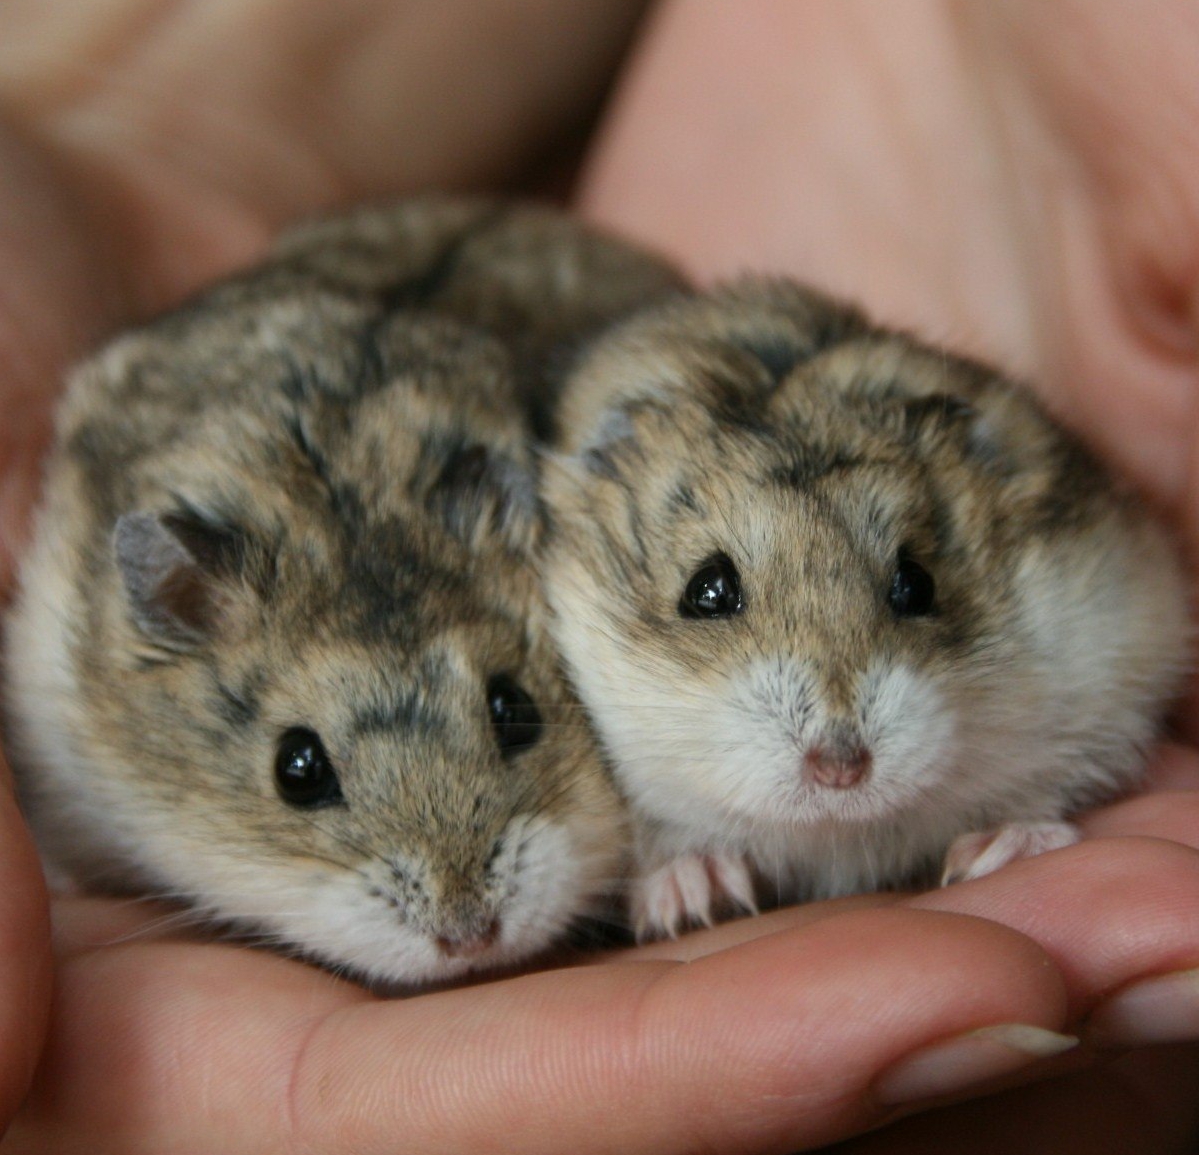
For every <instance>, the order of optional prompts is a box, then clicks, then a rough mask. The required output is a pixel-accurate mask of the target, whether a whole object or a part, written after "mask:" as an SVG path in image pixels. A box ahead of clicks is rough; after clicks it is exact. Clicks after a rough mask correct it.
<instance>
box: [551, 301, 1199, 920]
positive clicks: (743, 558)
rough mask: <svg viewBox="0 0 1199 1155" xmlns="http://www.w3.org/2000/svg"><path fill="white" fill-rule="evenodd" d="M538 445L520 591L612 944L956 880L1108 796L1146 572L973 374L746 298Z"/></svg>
mask: <svg viewBox="0 0 1199 1155" xmlns="http://www.w3.org/2000/svg"><path fill="white" fill-rule="evenodd" d="M558 430H559V434H558V436H559V446H558V452H557V453H555V454H553V455H551V458H550V461H549V463H548V466H547V469H546V470H545V473H544V486H545V495H546V499H547V503H548V506H549V508H550V514H551V524H552V529H551V533H550V535H549V538H548V541H547V546H546V556H545V559H544V571H545V581H546V586H547V594H548V598H549V600H550V602H551V605H552V608H553V610H554V612H555V623H556V624H555V629H556V633H557V636H558V642H559V645H560V647H561V649H562V651H563V654H564V656H565V659H566V661H567V665H568V668H569V671H570V673H571V675H572V677H573V679H574V681H575V684H576V688H577V690H578V691H579V693H580V696H581V697H582V699H583V701H584V703H585V704H586V705H587V707H588V709H589V711H590V712H591V714H592V717H593V719H594V720H595V722H596V724H597V728H598V730H599V732H600V736H601V738H602V740H603V742H604V744H605V745H606V747H607V749H608V751H609V753H610V754H611V756H612V758H613V760H614V763H615V768H616V774H617V777H618V780H619V783H620V785H621V787H622V789H623V791H624V792H625V794H626V796H627V797H628V799H629V800H630V803H631V805H632V807H633V810H634V813H635V816H636V817H635V822H636V827H635V835H634V837H635V843H636V858H637V865H636V873H637V879H636V882H635V883H634V886H633V893H632V899H631V901H632V907H633V915H634V919H635V922H636V924H637V926H638V929H639V932H640V933H641V934H642V935H655V934H663V933H665V934H673V933H675V932H676V931H677V930H678V929H679V928H680V927H681V926H683V925H685V924H687V923H689V922H706V921H709V920H710V918H711V917H712V914H713V911H714V910H715V909H717V908H719V907H720V906H722V905H723V906H725V907H729V906H740V907H745V908H750V909H752V908H753V905H754V901H755V889H754V887H755V882H756V883H757V884H758V885H762V884H766V885H767V887H768V888H769V889H771V890H773V891H774V892H775V893H776V894H777V895H778V896H779V897H781V898H783V899H796V898H809V897H826V896H834V895H840V894H845V893H850V892H855V891H859V890H864V889H874V888H877V887H882V886H892V885H897V884H903V883H909V882H918V881H921V880H923V879H930V880H931V879H932V878H935V877H936V875H935V874H932V873H931V872H932V871H933V870H938V871H943V874H944V877H945V878H946V879H960V878H967V877H974V876H977V875H980V874H984V873H987V872H989V871H991V870H994V869H996V868H998V867H999V866H1001V865H1003V864H1004V863H1005V862H1007V861H1010V860H1012V859H1013V858H1016V857H1022V856H1027V855H1029V854H1034V853H1038V852H1040V851H1042V850H1047V849H1050V848H1053V847H1057V846H1062V845H1066V844H1068V843H1070V842H1073V841H1075V840H1076V839H1077V837H1078V834H1077V831H1076V829H1075V828H1074V827H1073V826H1072V825H1071V824H1070V823H1069V821H1068V818H1069V816H1070V815H1071V813H1073V812H1074V811H1075V810H1077V809H1078V808H1080V807H1084V806H1086V805H1087V804H1089V803H1092V802H1094V801H1096V800H1098V799H1102V798H1104V797H1107V796H1110V795H1111V794H1113V793H1114V792H1117V791H1119V790H1121V789H1123V788H1126V787H1128V786H1129V785H1131V784H1133V783H1134V782H1135V781H1136V780H1137V776H1138V774H1139V772H1140V770H1141V768H1142V765H1143V762H1144V759H1145V755H1146V751H1147V748H1148V747H1149V745H1150V743H1152V742H1153V740H1154V738H1155V736H1156V735H1157V734H1158V729H1159V725H1160V721H1161V718H1162V715H1163V713H1164V712H1165V710H1166V708H1167V706H1168V703H1169V702H1170V700H1171V699H1172V697H1173V696H1174V695H1175V694H1176V693H1177V691H1178V690H1179V689H1180V681H1181V678H1182V677H1183V674H1184V672H1185V667H1186V662H1187V657H1186V648H1187V647H1186V643H1187V634H1188V628H1187V619H1186V605H1185V601H1186V598H1185V594H1184V582H1183V577H1182V574H1181V572H1180V567H1179V562H1178V561H1177V559H1176V555H1175V550H1174V549H1173V548H1172V543H1171V542H1170V541H1169V540H1168V538H1167V536H1166V534H1165V533H1164V531H1163V530H1162V529H1161V528H1159V527H1158V526H1157V525H1156V524H1155V523H1154V522H1153V521H1152V520H1151V519H1150V518H1149V517H1147V515H1146V512H1145V510H1144V509H1143V508H1142V506H1141V505H1140V504H1139V503H1138V502H1137V501H1136V499H1135V498H1134V497H1133V496H1132V495H1131V494H1130V493H1128V492H1126V491H1125V490H1124V489H1123V488H1122V487H1121V486H1119V485H1118V484H1116V483H1114V482H1113V481H1112V480H1111V479H1109V478H1108V477H1107V476H1106V475H1105V473H1104V472H1103V471H1102V470H1101V468H1100V467H1099V466H1098V464H1097V463H1096V462H1095V460H1094V459H1093V458H1092V457H1091V456H1090V455H1089V454H1088V453H1087V452H1086V451H1085V450H1084V449H1083V448H1082V447H1081V446H1080V445H1079V444H1078V443H1077V442H1076V441H1075V440H1074V439H1073V438H1072V437H1071V436H1070V435H1069V434H1067V433H1066V432H1064V431H1062V430H1061V429H1060V428H1059V427H1057V426H1056V425H1055V424H1054V423H1053V422H1051V421H1050V420H1049V419H1048V418H1047V416H1046V415H1045V413H1044V412H1043V411H1042V409H1041V408H1040V406H1039V405H1038V404H1037V403H1036V401H1035V400H1034V399H1033V398H1032V397H1031V396H1030V395H1029V394H1028V393H1027V392H1025V391H1024V390H1023V389H1021V388H1019V387H1018V386H1016V385H1014V384H1012V383H1010V382H1009V381H1007V380H1005V379H1004V378H1003V377H1002V376H1000V375H999V374H998V373H997V372H996V371H994V370H992V369H989V368H987V367H985V366H983V365H980V364H977V363H975V362H972V361H969V360H964V359H961V358H958V357H953V356H949V355H947V354H945V353H943V352H941V351H940V350H934V349H931V348H928V347H926V346H923V345H921V344H919V343H918V342H916V341H915V340H913V339H911V338H910V337H908V336H906V335H902V334H899V333H895V332H889V331H886V330H884V329H880V328H877V327H875V326H873V325H872V324H871V323H869V321H868V320H867V319H866V318H865V317H864V316H863V315H862V314H861V313H859V312H857V311H856V310H854V309H852V308H849V307H846V306H843V305H841V304H840V303H837V302H834V301H831V300H828V299H826V298H824V297H823V296H821V295H819V294H817V293H815V292H812V291H810V290H808V289H806V288H803V287H801V286H799V285H796V284H793V283H790V282H786V281H770V280H753V279H749V280H746V281H744V282H740V283H737V284H734V285H731V286H727V287H723V288H720V289H718V290H716V291H714V292H712V293H710V294H707V295H698V296H695V297H694V298H690V299H681V300H679V301H677V302H675V303H672V304H667V305H663V306H661V307H659V308H656V309H650V310H648V311H647V312H646V313H644V314H642V315H640V316H638V317H637V318H635V319H633V320H631V321H628V322H626V323H625V324H623V325H619V326H617V327H616V328H615V330H614V331H613V332H612V333H611V334H609V335H607V336H606V337H604V338H602V339H600V340H599V341H598V342H597V343H596V344H595V345H594V346H593V347H592V348H591V350H590V351H589V353H588V354H587V355H586V356H585V357H584V358H583V359H582V361H581V363H580V365H579V366H578V369H577V371H576V373H575V374H574V375H573V378H572V380H571V381H570V382H569V383H568V385H567V387H566V390H565V393H564V395H563V399H562V407H561V411H560V414H559V425H558Z"/></svg>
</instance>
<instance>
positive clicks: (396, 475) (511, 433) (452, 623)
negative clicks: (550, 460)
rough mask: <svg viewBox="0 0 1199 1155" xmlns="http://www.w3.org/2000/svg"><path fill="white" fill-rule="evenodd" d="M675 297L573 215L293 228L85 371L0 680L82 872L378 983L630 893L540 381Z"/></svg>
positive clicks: (442, 203)
mask: <svg viewBox="0 0 1199 1155" xmlns="http://www.w3.org/2000/svg"><path fill="white" fill-rule="evenodd" d="M673 284H674V275H673V273H671V272H670V271H669V270H668V269H667V268H666V267H665V266H664V265H662V264H660V263H659V262H657V261H656V260H654V259H652V258H650V257H649V256H647V255H644V254H641V253H639V252H636V251H634V250H632V249H629V248H626V247H624V246H622V245H619V244H617V243H615V242H613V241H608V240H607V239H605V238H602V237H598V236H596V235H594V234H591V233H588V232H585V231H584V230H582V229H581V228H580V227H579V226H576V225H574V224H572V223H571V222H570V221H568V220H567V219H566V218H565V217H563V216H561V215H559V214H556V213H554V212H551V211H550V210H540V209H535V208H514V207H505V206H502V205H496V204H491V203H487V202H476V201H455V200H439V199H436V198H431V199H427V200H417V201H412V202H408V203H404V204H401V205H399V206H392V207H382V208H371V209H363V210H359V211H357V212H355V213H352V214H349V215H347V216H344V217H339V218H334V219H330V220H326V221H321V222H317V223H315V224H311V225H307V226H304V227H301V228H300V229H298V230H296V231H294V232H292V233H290V234H288V235H286V236H285V237H283V238H282V239H281V240H280V241H279V243H278V244H277V246H276V247H275V249H274V251H273V253H272V254H271V255H270V256H269V258H268V259H267V260H266V261H265V262H264V263H263V264H262V265H261V266H260V267H258V268H256V269H254V270H251V271H249V272H247V273H244V274H242V275H239V276H235V277H233V278H231V279H230V280H228V281H226V282H224V283H222V284H219V285H217V286H215V287H213V288H211V289H210V290H208V291H207V292H205V293H203V294H202V295H200V296H198V297H197V298H196V299H194V300H192V301H191V302H189V303H186V304H185V305H184V306H182V307H181V308H179V309H178V310H176V311H174V312H172V313H170V314H169V315H166V316H164V317H162V318H160V319H158V320H155V321H153V322H152V323H150V324H147V325H145V326H143V327H141V328H139V329H137V330H134V331H131V332H129V333H127V334H124V335H121V336H118V337H117V338H116V339H115V340H113V341H112V343H111V344H109V345H108V347H107V348H105V349H103V350H102V351H101V352H100V353H99V354H98V355H97V356H96V357H95V358H94V359H93V360H91V361H90V362H89V363H87V364H85V365H83V366H82V367H81V368H79V369H78V370H77V371H76V372H75V373H74V375H73V378H72V380H71V381H70V384H69V389H68V392H67V394H66V396H65V399H64V400H63V402H62V405H61V408H60V410H59V413H58V417H57V427H56V442H55V446H54V448H53V450H52V453H51V455H50V458H49V461H48V464H47V467H46V476H45V490H44V498H43V503H42V505H41V508H40V511H39V513H38V514H37V516H36V524H35V531H34V539H33V542H32V545H31V547H30V549H29V551H28V553H27V556H26V557H25V558H24V559H23V565H22V569H21V573H20V586H19V591H18V595H17V597H16V599H15V602H14V605H13V607H12V611H11V614H10V617H9V620H8V622H7V660H6V668H5V683H4V690H5V700H6V713H7V737H8V740H9V743H10V747H11V753H12V759H13V763H14V768H15V771H16V776H17V782H18V788H19V792H20V796H21V799H22V801H23V804H24V806H25V808H26V810H27V813H28V816H29V818H30V820H31V822H32V825H33V827H34V830H35V834H36V837H37V839H38V841H39V844H40V846H41V848H42V850H43V852H44V855H45V856H46V858H47V860H48V862H49V863H50V865H51V867H52V868H53V869H54V870H55V871H56V872H57V873H58V875H59V876H60V877H64V878H65V879H66V880H68V881H70V882H73V883H74V884H75V885H77V886H79V887H82V888H84V889H87V890H92V891H104V892H114V893H132V894H142V895H152V896H153V895H160V896H167V897H171V898H175V899H181V900H183V901H184V902H186V903H187V904H189V905H190V906H191V907H193V908H194V910H195V911H196V912H197V914H198V915H199V916H202V917H204V918H208V919H211V920H212V921H213V922H214V923H216V924H219V925H222V926H227V927H230V928H232V929H234V930H236V931H238V932H242V933H244V934H245V935H248V936H249V937H251V938H254V939H258V940H262V941H265V942H266V943H269V944H275V945H278V946H280V947H282V948H283V949H285V950H288V951H290V952H292V953H295V954H297V955H300V956H302V957H307V958H310V959H313V960H315V961H318V962H320V963H323V964H325V965H326V966H328V967H330V968H331V969H335V970H339V971H342V972H345V973H347V974H349V975H351V976H353V977H355V978H358V979H360V980H362V981H366V982H370V983H377V984H408V983H418V982H424V981H431V980H436V981H442V980H448V979H453V978H455V977H457V976H460V975H463V974H465V973H466V972H468V971H475V970H481V969H484V968H490V967H496V966H506V965H509V964H512V963H516V962H518V961H520V960H522V959H525V958H526V957H528V956H530V955H532V954H533V953H535V952H537V951H540V950H542V949H543V948H545V947H547V946H548V945H549V944H551V943H552V942H554V941H555V940H556V939H558V938H559V937H560V936H561V935H562V933H563V932H564V930H566V928H567V927H568V926H569V925H570V924H571V923H572V920H574V919H575V918H576V916H579V915H583V914H586V913H587V912H588V911H589V910H591V909H592V908H594V907H595V906H596V904H597V903H599V902H600V901H601V900H603V899H604V897H605V896H606V895H609V894H610V893H611V891H612V889H613V888H614V887H615V886H616V885H617V884H618V882H619V879H620V877H621V871H622V868H623V861H624V856H625V854H626V850H627V833H626V825H625V819H624V813H623V808H622V804H621V802H620V799H619V797H618V796H617V793H616V791H615V790H614V788H613V785H612V783H611V780H610V777H609V776H608V775H607V773H606V771H605V769H604V767H603V764H602V761H601V759H600V757H599V755H598V751H597V748H596V747H595V744H594V740H593V738H592V737H591V736H590V733H589V730H588V728H587V727H586V725H585V724H584V721H583V715H582V714H581V712H580V710H579V708H578V706H577V703H576V701H575V699H574V698H573V697H572V696H571V694H570V691H569V690H568V688H567V686H566V684H565V682H564V680H563V678H562V676H561V674H560V673H559V670H558V660H557V657H556V652H555V650H554V649H553V648H552V645H551V640H550V638H549V636H548V634H547V631H546V624H545V610H544V605H543V602H542V599H541V597H540V592H539V585H538V581H537V575H536V573H535V571H534V568H533V564H532V562H533V552H534V549H535V546H536V543H537V541H538V538H539V536H540V534H541V529H542V516H541V511H540V508H539V504H538V499H537V495H536V482H535V478H534V475H533V461H532V458H531V455H530V450H529V442H530V432H529V428H528V422H527V420H526V404H527V401H528V398H527V397H526V394H531V393H533V392H535V391H536V390H537V389H548V388H549V385H548V382H549V379H550V378H551V377H552V375H553V374H552V372H551V370H550V369H549V368H546V367H547V366H552V365H553V363H554V361H555V350H556V349H559V348H560V347H562V346H563V345H564V344H569V342H570V341H571V340H572V339H574V338H575V337H578V336H579V335H581V334H583V333H585V332H588V331H590V329H591V328H592V327H594V326H596V325H598V324H600V323H602V322H605V321H607V320H610V319H612V318H613V317H615V316H617V315H620V314H622V313H624V312H628V311H630V310H631V309H633V308H635V307H636V306H637V305H639V304H641V303H643V302H644V301H646V300H649V299H653V298H655V297H657V296H660V295H661V294H663V293H664V292H667V291H668V290H669V289H670V288H671V287H672V286H673ZM539 374H540V376H541V378H544V380H540V379H538V375H539Z"/></svg>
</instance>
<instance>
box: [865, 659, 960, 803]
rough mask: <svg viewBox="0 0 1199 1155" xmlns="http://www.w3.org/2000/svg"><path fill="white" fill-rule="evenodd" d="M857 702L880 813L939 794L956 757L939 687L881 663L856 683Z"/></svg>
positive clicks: (952, 726) (952, 722) (953, 728)
mask: <svg viewBox="0 0 1199 1155" xmlns="http://www.w3.org/2000/svg"><path fill="white" fill-rule="evenodd" d="M857 701H858V708H859V711H860V715H861V725H862V737H863V738H864V739H865V743H866V747H867V748H868V749H869V750H870V752H871V754H872V756H873V761H874V766H873V770H872V772H871V776H870V783H869V786H870V792H871V794H872V796H873V797H874V798H875V799H876V800H877V804H878V805H879V807H880V813H882V812H883V811H885V808H886V807H887V806H890V805H895V806H899V805H904V806H906V805H910V804H911V803H913V802H914V801H916V800H918V799H919V798H920V797H921V796H922V795H924V794H927V793H929V792H930V791H936V792H939V791H940V788H941V787H942V786H943V785H944V783H945V782H946V780H947V779H948V778H949V777H950V776H951V775H952V773H953V769H954V767H955V764H956V761H957V758H958V743H957V737H958V733H957V730H958V727H957V722H956V718H955V716H954V712H953V709H952V707H951V705H950V703H949V702H947V701H946V697H945V694H944V693H943V692H942V691H941V689H940V688H939V687H938V685H937V683H936V682H935V681H934V680H933V679H932V678H930V677H929V676H928V675H927V674H923V673H921V672H919V671H917V670H914V669H912V668H911V667H909V666H906V665H902V664H891V663H889V662H879V663H875V664H874V665H872V666H871V667H870V668H869V669H868V670H867V671H866V673H865V674H864V675H863V677H862V678H861V680H860V681H859V683H858V693H857Z"/></svg>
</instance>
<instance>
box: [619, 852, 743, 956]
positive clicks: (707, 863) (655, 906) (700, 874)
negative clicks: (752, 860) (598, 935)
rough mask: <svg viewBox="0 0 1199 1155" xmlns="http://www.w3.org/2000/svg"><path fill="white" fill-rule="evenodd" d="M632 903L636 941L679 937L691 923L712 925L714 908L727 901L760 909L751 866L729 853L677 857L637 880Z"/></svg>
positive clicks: (631, 897)
mask: <svg viewBox="0 0 1199 1155" xmlns="http://www.w3.org/2000/svg"><path fill="white" fill-rule="evenodd" d="M629 901H630V905H631V907H632V915H633V927H634V929H635V930H636V933H637V941H638V942H645V941H647V940H649V939H655V938H678V936H679V932H680V931H681V930H685V929H686V928H687V927H688V926H689V925H694V924H701V925H703V926H711V925H712V922H713V918H712V908H713V907H714V906H717V905H721V904H725V903H731V904H733V905H734V906H737V907H740V908H741V909H742V910H744V911H745V912H746V913H748V914H757V913H758V904H757V899H756V898H755V896H754V884H753V879H752V878H751V877H750V872H749V866H748V865H747V864H746V862H745V860H744V859H743V858H739V857H737V856H736V855H729V854H687V855H683V856H682V857H680V858H676V859H673V860H672V861H671V862H668V863H667V864H666V865H665V866H661V867H659V868H658V869H657V870H655V871H653V872H652V873H650V874H648V875H646V876H644V877H643V878H639V879H637V881H636V882H635V883H634V884H633V889H632V894H631V896H630V900H629Z"/></svg>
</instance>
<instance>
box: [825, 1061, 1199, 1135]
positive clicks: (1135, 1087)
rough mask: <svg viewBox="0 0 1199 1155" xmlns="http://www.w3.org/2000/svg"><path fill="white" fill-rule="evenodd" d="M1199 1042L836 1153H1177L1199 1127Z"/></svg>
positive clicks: (990, 1101)
mask: <svg viewBox="0 0 1199 1155" xmlns="http://www.w3.org/2000/svg"><path fill="white" fill-rule="evenodd" d="M1196 1085H1199V1048H1195V1047H1172V1048H1160V1049H1153V1050H1145V1051H1139V1052H1137V1053H1135V1054H1131V1055H1126V1056H1124V1057H1123V1058H1122V1059H1120V1060H1119V1061H1117V1062H1113V1063H1110V1064H1108V1065H1106V1066H1104V1067H1101V1068H1092V1069H1089V1070H1086V1071H1081V1072H1078V1073H1076V1074H1073V1075H1069V1076H1067V1077H1065V1078H1062V1079H1055V1080H1053V1081H1052V1082H1050V1083H1038V1084H1034V1085H1031V1086H1027V1087H1022V1088H1020V1089H1019V1090H1014V1091H1008V1092H1006V1093H1004V1094H1001V1095H996V1096H993V1097H988V1098H985V1099H978V1100H975V1101H972V1102H970V1103H962V1104H958V1105H956V1106H953V1107H948V1108H944V1109H942V1110H938V1111H932V1112H929V1113H926V1114H923V1115H918V1116H913V1117H911V1118H908V1119H905V1120H903V1121H902V1122H899V1123H896V1124H893V1125H892V1126H890V1127H887V1128H885V1129H883V1130H881V1131H876V1132H874V1133H873V1134H871V1135H866V1136H862V1137H860V1138H858V1139H854V1140H851V1141H850V1142H848V1143H845V1144H844V1145H842V1146H839V1147H837V1148H836V1152H837V1155H884V1153H885V1155H942V1153H943V1155H958V1153H959V1152H962V1151H969V1152H970V1153H971V1155H1011V1152H1013V1151H1019V1152H1021V1153H1022V1155H1127V1153H1128V1152H1136V1155H1177V1153H1178V1152H1182V1151H1190V1150H1192V1149H1193V1147H1192V1144H1193V1143H1194V1139H1195V1135H1196V1133H1197V1132H1199V1097H1196V1095H1195V1087H1196Z"/></svg>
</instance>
